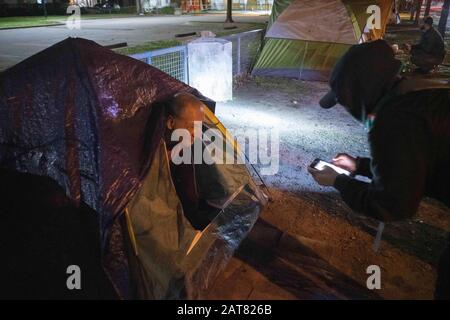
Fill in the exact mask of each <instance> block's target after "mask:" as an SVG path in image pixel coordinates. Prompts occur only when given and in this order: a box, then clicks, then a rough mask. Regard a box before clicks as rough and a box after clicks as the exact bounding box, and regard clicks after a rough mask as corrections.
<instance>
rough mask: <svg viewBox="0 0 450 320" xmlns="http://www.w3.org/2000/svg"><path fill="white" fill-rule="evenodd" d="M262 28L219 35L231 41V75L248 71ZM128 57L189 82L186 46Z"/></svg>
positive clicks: (256, 51) (259, 43) (260, 39)
mask: <svg viewBox="0 0 450 320" xmlns="http://www.w3.org/2000/svg"><path fill="white" fill-rule="evenodd" d="M263 35H264V33H263V30H261V29H259V30H252V31H247V32H242V33H236V34H233V35H229V36H224V37H221V38H222V39H225V40H228V41H231V42H232V48H233V77H236V76H240V75H243V74H247V73H250V71H251V68H252V67H253V64H254V63H255V59H256V56H257V55H258V52H259V49H260V47H261V42H262V39H263ZM130 57H132V58H135V59H138V60H141V61H143V62H145V63H148V64H150V65H152V66H154V67H156V68H158V69H160V70H161V71H163V72H165V73H167V74H168V75H170V76H172V77H174V78H175V79H178V80H180V81H183V82H184V83H189V78H188V68H189V62H188V55H187V46H186V45H182V46H177V47H171V48H166V49H160V50H153V51H147V52H143V53H137V54H133V55H130Z"/></svg>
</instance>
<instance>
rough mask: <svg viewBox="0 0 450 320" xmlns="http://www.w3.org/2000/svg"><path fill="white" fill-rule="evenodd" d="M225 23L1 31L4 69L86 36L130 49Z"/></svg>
mask: <svg viewBox="0 0 450 320" xmlns="http://www.w3.org/2000/svg"><path fill="white" fill-rule="evenodd" d="M234 20H235V23H236V24H238V25H242V24H245V25H246V26H248V27H251V25H252V24H255V23H265V22H266V21H267V20H268V16H266V15H242V14H236V15H234ZM224 21H225V15H223V14H205V15H183V16H164V17H162V16H158V17H131V18H118V19H114V18H113V19H93V20H82V21H81V29H80V30H70V29H68V28H67V27H66V26H65V25H63V26H49V27H36V28H26V29H10V30H0V70H4V69H6V68H8V67H10V66H13V65H14V64H16V63H18V62H20V61H22V60H24V59H26V58H28V57H29V56H31V55H33V54H35V53H38V52H39V51H41V50H43V49H45V48H47V47H49V46H51V45H53V44H55V43H57V42H59V41H61V40H64V39H66V38H67V37H82V38H86V39H90V40H93V41H96V42H98V43H99V44H102V45H111V44H115V43H119V42H127V43H128V45H129V46H134V45H138V44H140V43H143V42H148V41H154V40H166V39H173V38H174V36H175V35H176V34H178V33H187V32H199V31H202V30H211V31H213V32H215V33H217V32H221V31H222V32H223V31H224V29H223V27H224V23H223V22H224Z"/></svg>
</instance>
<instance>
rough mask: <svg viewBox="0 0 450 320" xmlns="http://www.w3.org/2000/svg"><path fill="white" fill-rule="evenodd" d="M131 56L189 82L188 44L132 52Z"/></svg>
mask: <svg viewBox="0 0 450 320" xmlns="http://www.w3.org/2000/svg"><path fill="white" fill-rule="evenodd" d="M130 57H132V58H135V59H138V60H141V61H143V62H145V63H148V64H150V65H152V66H154V67H155V68H158V69H159V70H161V71H163V72H165V73H167V74H168V75H170V76H172V77H174V78H175V79H177V80H180V81H183V82H184V83H189V78H188V63H187V47H186V46H177V47H171V48H165V49H159V50H152V51H147V52H143V53H137V54H132V55H130Z"/></svg>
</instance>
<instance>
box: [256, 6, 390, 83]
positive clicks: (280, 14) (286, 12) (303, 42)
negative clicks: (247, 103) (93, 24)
mask: <svg viewBox="0 0 450 320" xmlns="http://www.w3.org/2000/svg"><path fill="white" fill-rule="evenodd" d="M370 5H378V6H380V15H381V29H375V30H370V35H369V36H370V38H371V40H374V39H379V38H381V37H382V36H383V34H384V30H385V28H386V24H387V22H388V20H389V15H390V13H391V11H392V1H391V0H378V1H375V0H342V1H341V0H276V1H275V2H274V4H273V7H272V14H271V16H270V20H269V25H268V27H267V32H266V35H265V40H264V45H263V48H262V51H261V53H260V55H259V57H258V59H257V61H256V64H255V66H254V69H253V71H252V75H256V76H279V77H289V78H298V79H304V80H319V81H326V80H328V76H329V73H330V71H331V69H332V68H333V66H334V64H335V63H336V62H337V60H338V59H339V57H341V55H342V54H343V53H344V52H345V51H347V49H348V48H349V47H350V46H351V45H354V44H357V43H360V42H363V41H366V40H367V39H366V37H364V36H363V33H364V29H365V27H366V24H367V19H368V18H369V16H370V15H369V14H368V13H366V11H367V8H368V7H369V6H370ZM366 31H367V30H366Z"/></svg>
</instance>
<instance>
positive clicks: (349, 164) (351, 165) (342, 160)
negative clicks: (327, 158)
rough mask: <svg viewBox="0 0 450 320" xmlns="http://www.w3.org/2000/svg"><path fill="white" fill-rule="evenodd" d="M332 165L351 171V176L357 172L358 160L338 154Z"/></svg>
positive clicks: (344, 154)
mask: <svg viewBox="0 0 450 320" xmlns="http://www.w3.org/2000/svg"><path fill="white" fill-rule="evenodd" d="M331 163H332V164H334V165H335V166H336V167H339V168H342V169H345V170H347V171H350V173H351V174H354V173H355V172H356V158H354V157H352V156H350V155H348V154H346V153H338V154H337V155H336V156H335V157H334V158H333V160H332V162H331Z"/></svg>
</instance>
